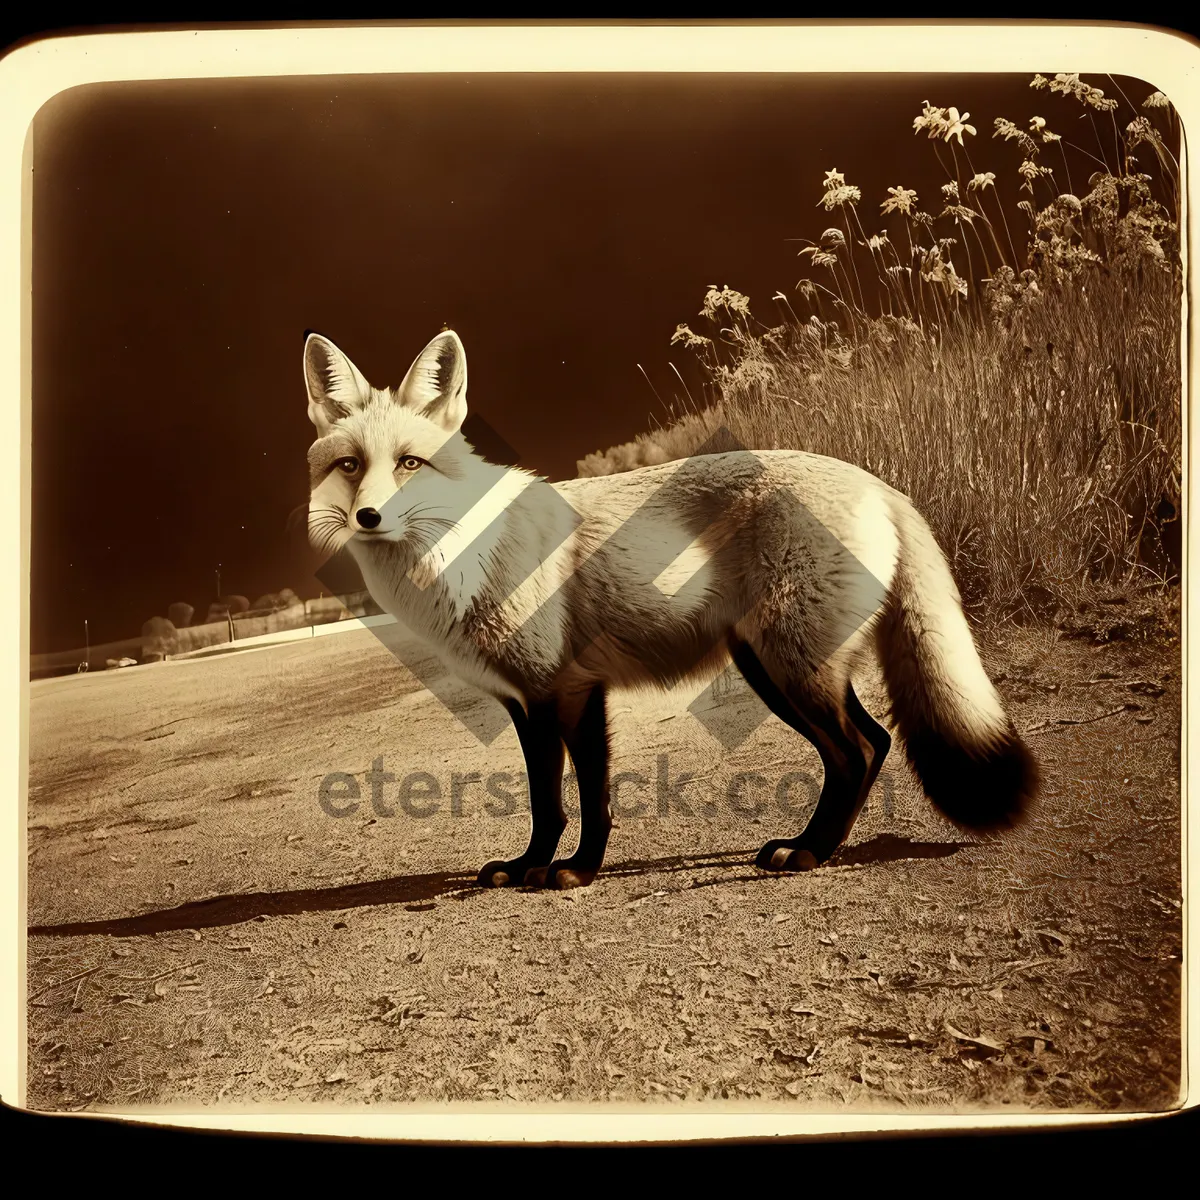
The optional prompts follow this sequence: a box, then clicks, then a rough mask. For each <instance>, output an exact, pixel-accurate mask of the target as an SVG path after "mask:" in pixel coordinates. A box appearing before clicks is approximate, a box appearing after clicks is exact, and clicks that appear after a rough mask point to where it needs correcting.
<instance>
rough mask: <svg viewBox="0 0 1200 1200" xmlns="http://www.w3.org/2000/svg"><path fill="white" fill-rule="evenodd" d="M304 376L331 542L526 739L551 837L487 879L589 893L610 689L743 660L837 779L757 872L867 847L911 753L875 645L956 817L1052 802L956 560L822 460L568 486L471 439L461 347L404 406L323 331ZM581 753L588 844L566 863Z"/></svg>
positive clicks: (447, 352) (744, 462) (777, 454)
mask: <svg viewBox="0 0 1200 1200" xmlns="http://www.w3.org/2000/svg"><path fill="white" fill-rule="evenodd" d="M304 367H305V379H306V382H307V385H308V398H309V416H310V418H311V419H312V421H313V423H314V425H315V426H316V429H317V433H318V438H317V441H316V442H315V443H314V444H313V446H312V448H311V449H310V451H309V456H308V457H309V468H310V475H311V484H312V491H311V496H312V498H311V502H310V509H309V530H310V537H311V539H312V541H313V544H314V545H315V546H317V547H318V548H320V549H323V550H324V551H326V552H330V553H332V552H334V551H336V550H339V549H341V548H343V547H345V548H347V549H348V550H349V552H350V554H351V555H352V556H353V558H354V559H355V561H356V562H357V564H358V566H359V568H360V570H361V572H362V575H363V579H364V581H365V583H366V585H367V588H368V589H369V591H370V593H371V595H372V596H373V597H374V598H375V600H376V601H377V602H378V603H379V604H380V605H381V606H382V607H383V608H384V609H385V610H386V611H388V612H391V613H392V614H393V615H394V616H395V617H396V618H397V619H398V620H399V621H400V622H401V623H402V625H404V626H406V627H407V628H408V629H409V630H410V631H412V632H413V633H415V634H416V635H417V636H419V637H420V638H421V639H422V640H423V641H424V642H425V643H426V644H427V645H428V646H429V647H430V648H431V649H432V650H434V651H435V652H436V653H437V654H438V655H439V656H440V657H441V658H442V660H443V661H444V662H445V663H446V665H447V666H448V667H449V668H450V669H451V670H453V671H454V672H455V673H456V674H458V675H459V676H460V677H461V678H463V679H465V680H467V681H468V682H470V683H472V684H474V685H475V686H476V687H478V688H479V689H481V690H482V691H484V692H486V693H489V694H490V695H492V696H494V697H495V698H496V699H497V700H498V701H500V702H501V703H503V704H505V705H507V706H508V708H509V711H510V713H512V714H513V719H514V722H515V723H516V724H517V729H518V734H519V735H520V736H521V741H522V746H523V748H524V750H525V753H526V758H527V760H528V761H529V762H530V767H531V770H530V781H531V783H530V787H531V801H532V809H533V816H534V827H535V829H534V838H533V839H532V840H531V844H530V849H529V850H528V851H527V852H526V854H525V855H523V856H521V857H520V858H519V859H515V860H511V861H510V862H507V863H492V864H489V865H488V867H485V868H484V871H483V872H481V876H480V878H481V881H482V882H485V883H493V884H503V883H510V884H520V883H524V882H529V883H549V884H551V885H558V886H572V885H575V884H580V883H587V882H590V880H591V878H592V877H593V876H594V874H595V872H596V870H598V869H599V866H600V862H599V858H601V857H602V855H603V850H604V843H605V842H606V840H607V833H608V826H609V824H610V821H609V817H608V804H607V734H606V727H605V721H604V711H603V703H604V692H605V689H606V688H608V687H612V686H616V687H636V686H641V685H654V686H658V687H664V688H669V687H671V686H672V685H673V684H675V683H677V682H679V681H680V680H682V679H684V678H686V677H689V676H692V675H695V674H697V673H701V672H707V673H712V672H714V671H715V670H716V669H718V668H719V667H720V666H722V665H724V664H725V663H726V662H728V661H729V659H730V658H731V657H732V659H733V661H734V662H735V663H737V665H738V666H739V668H741V670H742V671H743V674H745V675H746V677H747V679H748V680H749V682H750V683H751V685H752V686H753V687H754V688H755V690H756V691H758V693H759V695H760V696H762V698H763V699H764V701H766V703H767V704H768V705H769V706H770V707H771V708H772V710H773V711H774V712H776V714H777V715H779V716H780V717H781V718H782V719H784V720H785V721H787V722H788V723H789V724H790V725H792V727H793V728H795V729H797V730H798V731H799V732H801V733H802V734H804V736H805V737H807V738H808V739H809V740H810V741H812V742H813V743H814V745H815V746H816V747H817V749H818V751H819V752H820V754H821V757H822V761H823V763H824V766H825V775H826V782H825V787H824V789H823V791H822V796H821V801H820V802H819V804H818V808H817V811H816V813H815V814H814V817H813V819H812V821H810V824H809V827H808V828H807V829H806V830H805V832H804V833H803V834H801V835H800V837H798V838H793V839H790V840H786V841H776V842H771V843H768V844H767V846H765V847H764V848H763V852H762V853H761V854H760V855H759V864H760V865H761V866H764V867H767V868H769V869H785V870H792V869H804V868H807V867H811V866H814V865H816V864H818V863H819V862H822V861H824V860H825V859H827V858H828V857H829V856H830V855H832V854H833V853H834V851H835V850H836V849H837V847H838V845H839V844H840V843H841V842H842V841H843V840H844V838H845V836H846V835H847V834H848V833H849V829H850V825H851V824H852V823H853V820H854V817H855V816H856V815H857V812H858V811H859V809H860V808H861V806H862V803H863V802H864V800H865V798H866V792H867V791H868V790H869V788H870V786H871V784H872V782H873V781H874V779H875V776H876V775H877V773H878V770H879V767H880V765H881V764H882V761H883V756H884V755H885V754H886V753H887V748H888V745H889V744H890V739H889V737H888V734H887V733H886V732H885V731H884V730H883V729H882V728H881V727H880V726H879V725H878V724H876V723H875V722H874V721H873V720H872V718H871V717H870V716H868V715H867V714H866V712H865V710H864V709H863V708H862V706H861V704H859V702H858V699H857V697H856V696H855V695H854V691H853V688H852V686H851V676H852V674H853V673H854V671H855V669H856V667H857V666H858V665H859V663H860V661H861V660H862V659H863V658H864V657H865V656H867V655H869V654H870V653H871V652H872V650H873V651H874V652H875V654H876V655H877V656H878V660H879V662H880V664H881V666H882V669H883V675H884V679H885V681H886V684H887V689H888V693H889V696H890V698H891V702H892V707H893V714H894V717H895V721H896V728H897V731H898V732H899V734H900V735H901V737H902V738H903V740H904V742H905V745H906V748H907V752H908V758H909V761H910V763H911V764H912V766H913V768H914V770H915V771H916V773H917V775H918V777H919V778H920V780H921V783H922V785H923V787H924V789H925V792H926V794H927V795H928V796H929V798H930V800H932V801H933V803H934V804H935V805H936V806H937V807H938V808H939V809H940V810H941V811H942V812H943V813H944V814H945V815H946V816H947V817H949V818H950V819H951V820H952V821H954V822H956V823H957V824H959V825H960V826H963V827H966V828H970V829H980V830H989V829H997V828H1002V827H1005V826H1009V825H1012V824H1014V823H1016V821H1018V820H1019V819H1020V817H1021V815H1022V813H1023V812H1024V811H1025V808H1026V806H1027V804H1028V802H1029V801H1030V800H1032V798H1033V796H1034V794H1035V791H1036V788H1037V770H1036V767H1035V764H1034V761H1033V759H1032V757H1031V756H1030V754H1029V751H1028V750H1027V748H1026V747H1025V745H1024V743H1023V742H1022V741H1021V739H1020V737H1019V736H1018V734H1017V733H1016V731H1015V729H1014V728H1013V725H1012V723H1011V721H1010V720H1009V718H1008V716H1007V715H1006V713H1005V710H1004V707H1003V705H1002V704H1001V701H1000V698H999V696H998V695H997V694H996V691H995V689H994V688H993V686H992V684H991V682H990V681H989V679H988V677H987V675H986V674H985V672H984V669H983V666H982V664H981V663H980V660H979V656H978V654H977V652H976V649H975V645H974V642H973V640H972V637H971V633H970V629H969V627H968V625H967V622H966V619H965V617H964V616H963V612H962V608H961V605H960V601H959V595H958V591H957V589H956V587H955V585H954V581H953V579H952V577H951V575H950V571H949V568H948V567H947V565H946V561H945V559H944V557H943V556H942V553H941V551H940V549H939V548H938V546H937V543H936V541H935V540H934V537H933V535H932V533H931V532H930V530H929V527H928V526H927V525H926V523H925V521H924V520H923V519H922V518H921V516H920V515H919V514H918V513H917V511H916V510H915V509H914V508H913V506H912V504H911V503H910V502H909V501H908V499H907V498H905V497H904V496H903V495H901V494H900V493H899V492H896V491H894V490H893V489H892V488H890V487H888V486H887V485H886V484H884V483H883V482H881V481H880V480H878V479H876V478H875V477H874V476H872V475H870V474H868V473H867V472H865V471H862V470H860V469H859V468H857V467H854V466H851V465H850V464H848V463H845V462H841V461H838V460H836V459H831V458H825V457H822V456H819V455H814V454H804V453H799V452H792V451H756V452H749V451H738V452H730V453H725V454H713V455H707V456H703V457H697V458H692V459H688V460H685V461H684V462H682V463H679V462H674V463H666V464H663V465H662V466H654V467H644V468H641V469H639V470H635V471H629V472H627V473H624V474H619V475H613V476H605V477H597V478H587V479H576V480H571V481H569V482H565V483H556V484H548V483H546V482H545V481H544V480H540V479H538V478H537V477H536V476H533V475H531V474H529V473H527V472H525V471H520V470H517V469H515V468H511V467H503V466H497V465H495V464H492V463H489V462H486V461H485V460H484V459H483V458H482V457H481V456H480V455H478V454H477V453H475V451H474V450H473V449H472V448H471V446H470V445H469V444H468V443H467V442H466V441H465V440H464V439H463V437H462V435H461V433H460V432H459V430H460V426H461V425H462V422H463V420H464V418H465V416H466V357H465V353H464V351H463V348H462V345H461V343H460V342H459V339H458V338H457V337H456V335H454V334H453V333H451V332H449V331H447V332H445V333H442V334H440V335H438V337H436V338H434V339H433V341H432V342H430V344H429V345H428V346H427V347H426V348H425V350H424V351H422V353H421V355H419V356H418V358H417V360H416V361H415V362H414V363H413V366H412V367H411V368H410V370H409V372H408V374H407V376H406V377H405V380H404V382H403V383H402V384H401V386H400V387H399V388H398V389H395V390H380V389H376V388H373V387H372V386H371V385H370V384H368V383H367V382H366V380H365V378H364V377H363V376H362V374H361V373H360V372H359V371H358V369H357V368H356V367H355V366H354V365H353V364H352V363H351V362H350V360H349V359H348V358H347V357H346V356H345V355H344V354H343V353H342V352H341V351H340V350H338V349H337V347H336V346H334V345H333V344H332V343H331V342H329V341H327V340H326V339H324V338H322V337H320V336H319V335H316V334H310V335H309V336H308V338H307V341H306V344H305V355H304ZM564 502H565V503H564ZM539 730H540V731H541V732H540V733H539ZM562 741H565V742H566V745H567V747H568V748H569V749H570V751H571V754H572V758H573V759H574V760H575V762H576V768H577V773H578V774H579V778H580V787H581V803H582V814H583V821H584V833H583V837H582V839H581V844H580V850H579V851H577V852H576V855H574V856H572V859H570V860H565V861H564V862H562V863H554V864H552V863H551V862H550V856H551V855H552V854H553V850H554V848H555V847H556V845H557V841H558V834H556V833H554V827H555V826H557V827H558V833H559V834H560V833H561V826H562V824H563V823H564V822H563V819H562V816H561V809H560V808H559V807H558V800H557V797H556V796H550V795H549V793H551V792H553V791H554V790H555V787H556V782H555V781H556V778H557V776H556V774H555V770H556V769H555V767H554V761H555V755H556V754H557V756H558V762H559V768H558V769H559V770H560V769H561V755H562ZM601 743H603V744H602V745H601ZM539 756H541V758H540V759H539ZM535 759H537V760H538V761H539V762H541V763H542V765H541V766H540V767H539V766H538V765H537V764H536V763H535V762H534V760H535ZM581 760H582V766H581ZM546 764H549V765H548V766H547V765H546ZM539 779H544V780H546V781H547V782H546V783H545V785H544V787H543V786H542V785H540V784H539V783H538V780H539ZM585 788H590V790H591V791H592V792H594V795H593V796H592V798H591V803H590V806H589V803H588V798H587V797H584V796H583V794H582V793H583V791H584V790H585ZM542 792H545V793H546V794H545V795H542V797H541V800H540V801H539V798H538V797H539V794H541V793H542ZM589 811H591V813H592V816H591V818H590V821H591V828H592V829H593V832H592V834H590V835H589V833H588V828H589ZM539 812H540V813H541V816H539ZM539 821H541V824H542V827H543V831H544V830H545V828H547V827H548V828H549V830H550V831H549V833H545V832H543V835H539V833H538V827H539ZM551 843H553V844H551ZM546 847H549V850H547V849H546ZM540 859H544V860H545V861H539V860H540Z"/></svg>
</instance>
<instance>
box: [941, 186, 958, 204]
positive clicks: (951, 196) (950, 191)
mask: <svg viewBox="0 0 1200 1200" xmlns="http://www.w3.org/2000/svg"><path fill="white" fill-rule="evenodd" d="M942 195H943V196H945V197H946V199H947V200H957V199H958V184H957V183H943V184H942Z"/></svg>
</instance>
